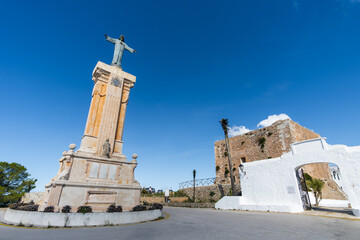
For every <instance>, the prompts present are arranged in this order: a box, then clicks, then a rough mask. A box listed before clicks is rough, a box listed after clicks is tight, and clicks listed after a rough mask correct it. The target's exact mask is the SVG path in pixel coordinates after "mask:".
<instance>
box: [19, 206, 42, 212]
mask: <svg viewBox="0 0 360 240" xmlns="http://www.w3.org/2000/svg"><path fill="white" fill-rule="evenodd" d="M38 209H39V205H27V206H22V207H18V208H17V210H22V211H29V212H36V211H37V210H38Z"/></svg>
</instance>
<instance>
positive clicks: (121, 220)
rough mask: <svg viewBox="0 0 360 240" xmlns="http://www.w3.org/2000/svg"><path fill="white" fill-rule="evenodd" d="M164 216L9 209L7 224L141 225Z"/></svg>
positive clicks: (155, 212) (157, 213) (5, 218)
mask: <svg viewBox="0 0 360 240" xmlns="http://www.w3.org/2000/svg"><path fill="white" fill-rule="evenodd" d="M161 216H162V212H161V211H160V210H149V211H139V212H118V213H116V212H115V213H85V214H83V213H47V212H27V211H19V210H12V209H8V210H7V211H6V213H5V216H4V222H5V223H11V224H14V225H20V224H22V225H25V226H37V227H48V226H52V227H86V226H105V225H119V224H128V223H139V222H145V221H151V220H155V219H157V218H159V217H161Z"/></svg>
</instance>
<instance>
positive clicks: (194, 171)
mask: <svg viewBox="0 0 360 240" xmlns="http://www.w3.org/2000/svg"><path fill="white" fill-rule="evenodd" d="M195 177H196V170H195V169H194V170H193V178H194V202H195Z"/></svg>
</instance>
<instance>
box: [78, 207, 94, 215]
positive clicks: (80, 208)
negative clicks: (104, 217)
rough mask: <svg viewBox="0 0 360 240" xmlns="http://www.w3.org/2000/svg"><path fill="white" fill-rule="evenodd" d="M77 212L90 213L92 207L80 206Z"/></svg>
mask: <svg viewBox="0 0 360 240" xmlns="http://www.w3.org/2000/svg"><path fill="white" fill-rule="evenodd" d="M77 212H78V213H92V208H91V206H80V207H78V209H77Z"/></svg>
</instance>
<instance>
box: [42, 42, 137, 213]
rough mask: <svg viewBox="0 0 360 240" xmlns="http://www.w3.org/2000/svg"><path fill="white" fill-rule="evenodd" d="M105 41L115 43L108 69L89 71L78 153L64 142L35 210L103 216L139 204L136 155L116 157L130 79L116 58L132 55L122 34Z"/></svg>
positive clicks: (100, 67)
mask: <svg viewBox="0 0 360 240" xmlns="http://www.w3.org/2000/svg"><path fill="white" fill-rule="evenodd" d="M106 38H107V40H108V41H110V42H112V43H115V52H114V59H113V63H112V65H108V64H105V63H103V62H100V61H99V62H98V63H97V64H96V66H95V69H94V71H93V73H92V76H93V77H92V80H93V81H94V88H93V91H92V98H91V103H90V109H89V114H88V118H87V121H86V126H85V132H84V136H83V137H82V140H81V145H80V148H79V150H77V151H74V150H75V148H76V145H75V144H70V146H69V148H70V150H69V151H65V152H63V157H62V158H61V159H60V168H59V172H58V174H57V175H56V176H55V177H54V178H53V179H51V181H50V182H49V184H48V185H47V186H46V187H45V195H44V198H43V202H42V203H41V205H40V207H39V209H40V210H44V209H45V207H47V206H53V207H55V209H56V211H60V209H61V207H63V206H66V205H70V206H71V207H72V208H73V210H75V211H76V209H77V207H79V206H83V205H88V206H92V208H93V211H96V212H104V211H106V209H107V208H108V207H109V205H112V204H114V205H120V206H122V208H123V209H124V211H129V210H131V209H132V207H134V206H136V205H138V204H139V203H140V191H141V186H140V184H139V182H138V181H136V179H135V176H134V170H135V168H136V166H137V161H136V158H137V155H136V154H133V156H132V157H133V159H132V161H127V159H126V157H125V156H124V155H123V154H122V147H123V141H122V135H123V131H124V122H125V114H126V107H127V103H128V100H129V93H130V89H131V88H132V87H133V86H134V84H135V82H136V77H135V76H133V75H131V74H129V73H127V72H125V71H123V70H122V68H121V59H122V55H123V52H124V50H127V51H129V52H135V50H134V49H132V48H130V47H129V46H127V45H126V44H125V42H124V36H121V37H120V38H119V39H113V38H110V37H108V36H106Z"/></svg>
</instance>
